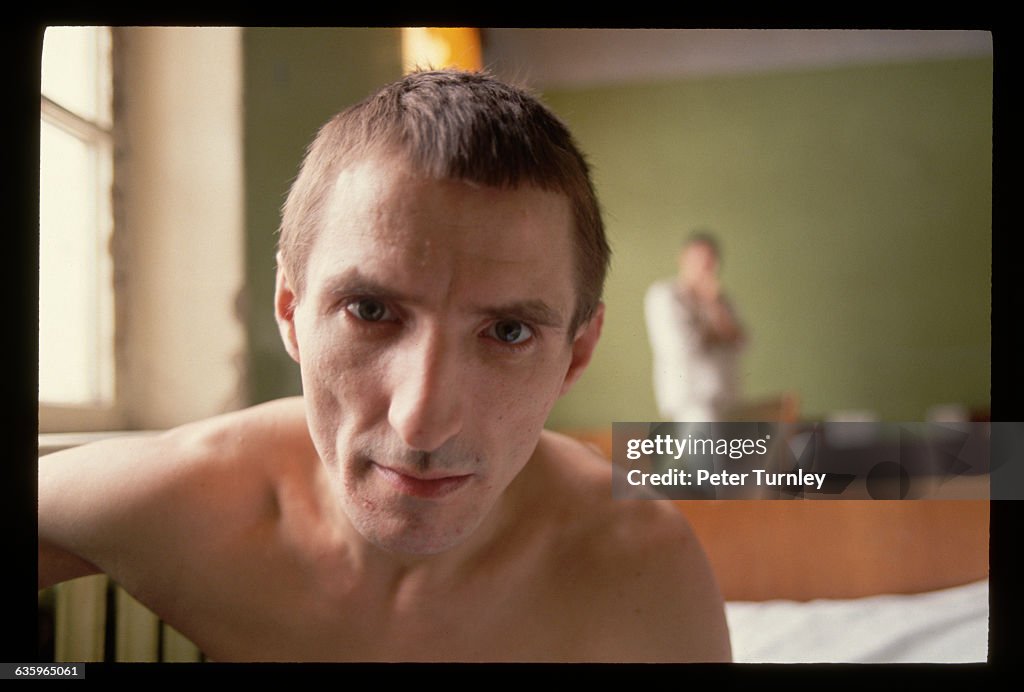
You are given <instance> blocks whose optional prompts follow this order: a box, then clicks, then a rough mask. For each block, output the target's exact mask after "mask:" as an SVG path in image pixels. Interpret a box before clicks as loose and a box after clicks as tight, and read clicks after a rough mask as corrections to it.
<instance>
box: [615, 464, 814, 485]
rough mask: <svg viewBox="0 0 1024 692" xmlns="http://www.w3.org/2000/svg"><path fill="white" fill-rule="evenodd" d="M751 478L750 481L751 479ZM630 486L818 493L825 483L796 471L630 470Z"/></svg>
mask: <svg viewBox="0 0 1024 692" xmlns="http://www.w3.org/2000/svg"><path fill="white" fill-rule="evenodd" d="M751 476H753V478H751ZM626 480H627V481H628V482H629V484H630V485H677V486H708V485H713V486H747V485H758V486H790V487H791V486H794V485H806V486H814V487H815V488H817V489H818V490H821V486H822V484H823V483H824V482H825V474H824V473H806V472H804V470H803V469H798V470H797V472H796V473H777V472H775V471H766V470H764V469H752V470H751V471H745V472H742V473H735V472H729V471H717V472H716V471H709V470H706V469H698V470H696V471H683V470H681V469H669V470H668V471H665V472H664V473H644V472H642V471H640V470H639V469H633V470H632V471H630V472H629V473H627V474H626Z"/></svg>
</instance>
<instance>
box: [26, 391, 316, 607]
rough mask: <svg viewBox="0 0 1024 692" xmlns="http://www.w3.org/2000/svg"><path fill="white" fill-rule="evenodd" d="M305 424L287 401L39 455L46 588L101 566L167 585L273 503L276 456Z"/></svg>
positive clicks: (127, 580) (133, 579)
mask: <svg viewBox="0 0 1024 692" xmlns="http://www.w3.org/2000/svg"><path fill="white" fill-rule="evenodd" d="M304 425H305V420H304V417H303V413H302V402H301V399H295V400H282V401H280V402H271V403H269V404H264V405H262V406H258V407H255V408H252V409H248V410H246V411H241V412H237V413H231V414H226V415H223V416H218V417H216V418H211V419H208V420H205V421H200V422H196V423H190V424H188V425H184V426H181V427H179V428H176V429H174V430H171V431H168V432H166V433H161V434H159V435H154V436H151V437H126V438H118V439H110V440H103V441H101V442H96V443H93V444H89V445H84V446H81V447H77V448H74V449H69V450H64V451H61V452H56V453H53V454H49V455H46V456H44V457H42V458H40V460H39V588H44V587H46V586H50V585H52V584H55V583H57V582H60V581H64V580H67V579H72V578H75V577H79V576H84V575H87V574H94V573H97V572H106V573H108V574H110V575H111V576H112V577H113V578H115V579H117V580H118V581H120V582H122V584H123V585H125V586H128V585H129V584H131V583H138V584H145V585H146V588H149V587H157V588H159V587H160V586H161V585H162V584H163V583H164V582H166V581H168V580H170V579H173V578H174V577H173V575H175V574H178V573H180V572H181V571H182V570H183V569H186V565H185V560H187V559H188V557H189V556H195V555H196V554H199V553H200V552H201V550H202V545H203V544H204V543H209V542H213V541H215V540H217V539H216V538H215V537H217V536H219V537H223V536H224V535H225V534H226V533H227V532H228V531H230V530H231V528H230V526H231V525H233V526H239V525H242V524H244V523H245V522H246V521H249V520H251V519H252V518H253V517H255V516H257V515H258V514H259V512H260V511H262V510H263V509H264V508H265V506H266V498H267V496H268V494H270V493H271V492H272V487H271V483H270V482H269V480H268V479H269V472H268V463H269V462H268V461H267V460H268V459H272V458H274V457H275V456H282V455H280V454H279V455H275V454H274V451H275V450H277V451H279V452H280V451H281V449H283V448H284V447H285V446H286V445H288V444H290V441H292V440H294V439H296V438H299V439H302V438H303V437H304V436H305V435H306V433H305V428H304ZM229 522H230V525H229Z"/></svg>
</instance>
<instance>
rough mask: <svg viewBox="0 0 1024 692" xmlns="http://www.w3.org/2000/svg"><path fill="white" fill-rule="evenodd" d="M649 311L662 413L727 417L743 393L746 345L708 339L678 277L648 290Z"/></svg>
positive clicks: (693, 417) (657, 395) (679, 418)
mask: <svg viewBox="0 0 1024 692" xmlns="http://www.w3.org/2000/svg"><path fill="white" fill-rule="evenodd" d="M726 307H727V308H728V309H730V311H731V308H729V306H728V303H726ZM644 314H645V316H646V318H647V334H648V337H649V339H650V342H651V351H652V353H653V356H654V396H655V399H656V400H657V402H658V411H659V412H660V413H661V415H662V416H663V417H664V418H665V419H666V420H672V421H717V420H721V419H722V416H723V414H724V412H725V411H726V410H727V409H728V408H729V407H731V406H733V405H734V404H735V403H736V401H737V398H738V395H739V352H740V349H741V344H740V343H738V342H737V343H713V344H708V343H706V341H705V339H704V336H703V334H704V333H705V329H703V328H702V325H701V320H702V316H701V315H700V312H699V310H698V309H697V305H696V302H695V301H694V300H692V299H687V298H686V297H684V296H683V295H681V294H680V292H679V290H678V284H677V282H676V281H675V280H674V279H669V280H665V281H659V282H658V283H655V284H654V285H652V286H651V287H650V288H649V289H648V290H647V295H646V297H645V298H644Z"/></svg>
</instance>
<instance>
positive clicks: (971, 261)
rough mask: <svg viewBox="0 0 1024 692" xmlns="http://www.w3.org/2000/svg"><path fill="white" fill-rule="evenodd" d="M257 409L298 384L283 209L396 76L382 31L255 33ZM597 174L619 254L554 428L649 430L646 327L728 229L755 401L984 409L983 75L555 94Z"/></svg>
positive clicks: (251, 191) (695, 83) (733, 289)
mask: <svg viewBox="0 0 1024 692" xmlns="http://www.w3.org/2000/svg"><path fill="white" fill-rule="evenodd" d="M244 50H245V96H244V106H245V108H244V111H245V151H246V162H245V168H246V185H247V189H246V214H247V227H248V236H249V240H248V246H247V250H246V252H247V256H246V260H247V273H248V290H247V296H246V309H247V311H248V315H249V318H248V323H249V339H250V349H251V350H250V400H251V401H253V402H257V401H264V400H267V399H271V398H274V397H278V396H283V395H287V394H293V393H298V392H299V391H300V387H299V380H298V370H297V368H296V367H295V365H294V364H293V363H292V362H291V360H290V359H289V358H288V356H287V355H286V354H285V352H284V349H283V347H282V346H281V343H280V339H279V337H278V334H277V328H276V325H275V324H274V320H273V311H272V301H273V268H274V262H273V257H274V243H275V239H276V236H275V231H276V229H277V225H278V221H279V209H280V206H281V204H282V203H283V201H284V197H285V195H286V193H287V190H288V186H289V184H290V183H291V180H292V179H293V177H294V176H295V174H296V173H297V170H298V165H299V162H300V160H301V157H302V153H303V151H304V149H305V147H306V145H307V144H308V142H309V140H310V139H311V138H312V136H313V134H314V133H315V131H316V129H317V128H318V127H319V126H320V125H321V124H322V123H323V122H324V121H325V120H326V119H327V118H328V117H330V116H331V115H332V114H333V113H335V112H337V111H338V110H340V109H341V108H343V107H345V106H346V105H348V104H351V103H354V102H356V101H358V100H360V99H362V98H363V97H364V96H366V95H367V94H369V93H370V92H371V91H372V90H373V89H375V88H376V87H378V86H380V85H382V84H384V83H386V82H388V81H391V80H393V79H395V78H397V77H398V76H399V75H400V73H401V65H400V38H399V34H398V31H397V30H387V29H383V30H382V29H247V30H246V31H245V37H244ZM544 99H545V100H546V101H547V102H548V103H549V104H550V105H551V106H552V107H553V108H554V109H555V110H556V111H557V112H558V113H560V114H561V115H562V116H563V117H564V118H565V119H566V121H567V122H568V123H569V125H570V127H571V128H572V129H573V131H574V132H575V133H576V135H577V138H578V139H579V141H580V143H581V145H582V147H583V149H584V151H586V152H587V153H588V155H589V157H590V159H591V162H592V163H593V165H594V168H595V177H596V183H597V186H598V192H599V195H600V197H601V200H602V203H603V206H604V210H605V216H606V223H607V225H608V230H609V233H610V236H611V241H612V244H613V248H614V250H615V256H614V259H613V266H612V272H611V275H610V277H609V282H608V285H607V289H606V294H605V297H606V303H607V306H608V313H607V320H606V324H605V333H604V336H603V339H602V342H601V344H600V345H599V347H598V352H597V354H596V357H595V359H594V362H593V364H592V365H591V368H590V370H589V371H588V372H587V373H586V375H585V376H584V377H583V379H582V380H581V381H580V382H579V383H578V384H577V386H576V388H575V389H574V391H573V392H571V393H570V394H569V395H568V396H567V397H566V398H564V399H563V400H562V401H561V402H559V404H558V405H557V406H556V408H555V411H554V413H553V414H552V418H551V424H552V425H553V426H556V427H559V426H561V427H579V426H604V425H608V424H609V423H610V422H611V421H615V420H647V419H652V420H653V419H657V417H658V416H657V411H656V408H655V405H654V398H653V393H652V388H651V384H650V368H651V361H650V353H649V350H648V347H647V335H646V330H645V327H644V321H643V314H642V301H643V294H644V291H645V289H646V287H647V285H648V284H649V283H650V282H651V281H653V280H655V279H657V278H659V277H662V276H668V275H670V274H671V273H672V272H673V270H674V257H675V250H676V248H677V246H678V243H679V241H680V239H681V238H682V237H683V236H684V235H686V234H687V233H688V232H689V231H690V230H691V229H692V228H694V227H697V226H701V227H710V228H712V229H715V230H716V231H717V232H718V233H719V235H720V238H721V240H722V243H723V249H724V253H725V258H724V259H725V261H724V271H723V274H724V277H723V278H724V281H725V284H726V286H727V288H728V290H729V292H730V293H731V295H732V297H733V299H734V301H735V303H736V304H737V306H738V308H739V309H740V311H741V315H742V317H743V319H744V321H745V323H746V325H747V327H748V331H749V333H750V335H751V343H750V346H749V347H748V350H747V352H746V355H745V357H744V361H743V366H744V383H745V389H746V392H747V393H748V394H749V395H750V396H752V397H757V396H761V395H769V394H772V393H776V392H780V391H783V390H794V391H796V392H798V393H799V394H800V397H801V399H802V408H803V411H804V412H805V413H806V414H807V415H809V416H819V415H824V414H827V413H828V412H830V411H835V410H840V409H869V410H872V411H875V412H877V413H878V414H879V415H880V416H882V417H883V418H884V419H887V420H920V419H921V418H922V417H923V416H924V415H925V411H926V410H927V408H928V407H929V406H931V405H932V404H936V403H946V402H961V403H964V404H967V405H968V406H972V407H984V406H987V404H988V399H989V362H990V359H989V350H990V342H991V340H990V329H989V313H990V304H991V301H990V259H991V103H992V61H991V60H957V61H938V62H924V63H914V64H897V65H879V66H870V67H855V68H844V69H832V70H822V71H805V72H792V73H772V74H760V75H750V76H738V77H716V78H711V79H699V80H698V79H693V80H680V81H673V82H665V83H655V84H643V85H635V86H628V87H617V88H598V89H587V90H550V91H548V92H546V93H545V94H544Z"/></svg>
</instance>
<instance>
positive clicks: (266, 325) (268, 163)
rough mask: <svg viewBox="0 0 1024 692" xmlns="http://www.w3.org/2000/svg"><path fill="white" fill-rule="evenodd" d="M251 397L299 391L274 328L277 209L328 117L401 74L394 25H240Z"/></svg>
mask: <svg viewBox="0 0 1024 692" xmlns="http://www.w3.org/2000/svg"><path fill="white" fill-rule="evenodd" d="M243 51H244V65H245V81H244V95H243V100H244V108H243V110H244V118H245V124H244V130H245V181H246V191H245V211H246V228H247V237H248V240H247V245H246V283H247V289H246V299H245V303H246V305H245V308H244V309H245V310H246V312H247V315H248V319H247V322H248V333H249V400H250V401H251V402H252V403H256V402H260V401H266V400H268V399H274V398H277V397H280V396H286V395H289V394H298V393H300V392H301V391H302V388H301V383H300V381H299V371H298V367H297V366H296V365H295V363H294V362H292V360H291V359H290V358H289V357H288V355H287V354H286V353H285V351H284V347H283V346H282V345H281V339H280V337H279V336H278V331H277V325H276V323H275V322H274V311H273V300H274V266H275V265H274V248H275V246H276V242H277V235H276V231H277V227H278V224H279V222H280V209H281V205H282V204H284V200H285V197H286V196H287V194H288V188H289V187H290V185H291V182H292V180H293V179H294V178H295V176H296V175H297V174H298V170H299V164H300V163H301V161H302V156H303V154H304V153H305V150H306V146H307V145H308V144H309V142H310V141H311V140H312V139H313V136H314V135H315V134H316V132H317V130H318V129H319V128H320V126H321V125H323V124H324V123H325V122H326V121H327V120H328V119H329V118H330V117H331V116H332V115H334V114H335V113H337V112H338V111H340V110H342V109H343V108H345V107H347V106H349V105H351V104H354V103H356V102H358V101H361V100H362V99H363V98H365V97H366V96H368V95H369V94H370V93H371V92H372V91H373V90H374V89H376V88H378V87H380V86H382V85H383V84H386V83H388V82H391V81H394V80H395V79H397V78H398V77H400V76H401V74H402V66H401V38H400V35H399V30H398V29H278V28H266V29H246V30H245V33H244V38H243Z"/></svg>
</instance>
